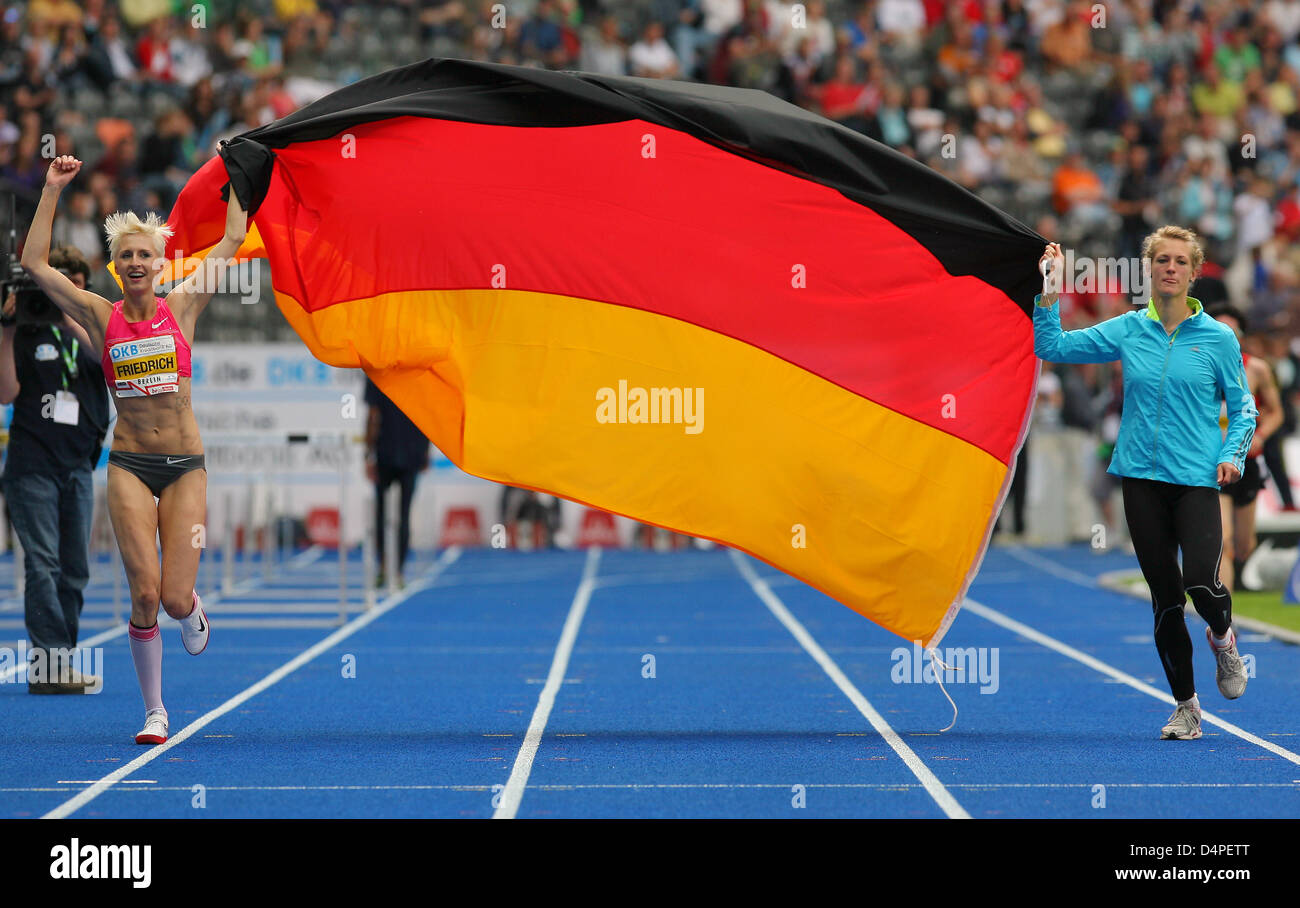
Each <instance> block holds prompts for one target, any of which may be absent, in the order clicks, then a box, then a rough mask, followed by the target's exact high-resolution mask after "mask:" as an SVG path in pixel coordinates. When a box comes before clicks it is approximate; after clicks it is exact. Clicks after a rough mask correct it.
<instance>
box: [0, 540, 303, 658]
mask: <svg viewBox="0 0 1300 908" xmlns="http://www.w3.org/2000/svg"><path fill="white" fill-rule="evenodd" d="M323 554H325V550H324V549H323V548H321V547H320V546H318V545H313V546H312V547H311V548H308V549H306V550H305V551H303V552H300V553H299V554H297V555H294V556H293V557H292V558H290V559H289V560H288V561H286V562H285V563H284V567H285V568H289V569H297V568H301V567H306V566H307V565H310V564H311V563H313V562H315V561H318V560H319V559H320V557H321V555H323ZM117 569H118V565H117V563H116V562H114V564H113V570H117ZM261 583H262V580H261V578H250V579H248V580H245V581H244V582H243V583H240V584H238V585H237V586H235V587H234V588H233V589H232V590H231V593H232V595H236V596H238V595H242V594H243V593H246V592H250V591H251V590H254V589H256V588H257V587H258V586H260V585H261ZM220 601H221V594H220V593H219V592H218V593H212V594H210V595H209V596H208V597H207V598H205V599H204V600H203V605H204V606H205V607H206V606H207V605H209V604H210V603H216V602H220ZM158 621H159V624H160V625H161V626H163V627H167V626H169V625H170V624H175V623H176V622H175V621H173V620H172V619H171V618H170V617H168V615H167V614H166V613H165V612H163V610H162V609H161V608H159V610H158ZM126 628H127V622H126V621H123V622H122V623H121V624H118V625H115V626H113V627H111V628H109V629H108V630H106V631H103V632H101V633H98V634H96V635H95V636H93V637H90V638H88V639H86V640H81V641H78V643H77V649H90V648H92V647H96V646H99V645H100V644H101V643H107V642H108V641H110V640H113V639H116V638H117V637H121V636H122V635H123V634H125V633H126ZM24 642H26V641H24ZM26 670H27V665H26V664H25V663H24V664H19V663H17V662H15V663H14V664H13V665H11V666H9V667H8V668H6V669H3V670H0V684H3V683H5V682H7V681H8V680H9V679H10V678H13V677H14V676H16V675H17V674H18V673H19V672H25V671H26Z"/></svg>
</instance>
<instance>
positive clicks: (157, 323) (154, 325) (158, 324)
mask: <svg viewBox="0 0 1300 908" xmlns="http://www.w3.org/2000/svg"><path fill="white" fill-rule="evenodd" d="M152 324H153V327H154V330H155V331H157V330H158V329H159V328H161V327H162V326H163V325H165V324H167V319H166V318H164V319H163V320H162V321H160V322H153V323H152Z"/></svg>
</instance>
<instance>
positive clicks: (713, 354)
mask: <svg viewBox="0 0 1300 908" xmlns="http://www.w3.org/2000/svg"><path fill="white" fill-rule="evenodd" d="M221 159H222V160H221V161H218V160H216V159H214V160H212V161H210V162H208V164H207V165H205V166H204V167H203V168H202V169H201V170H200V171H199V172H198V173H197V174H196V175H195V176H194V177H193V178H192V179H191V180H190V182H189V184H188V185H187V186H186V187H185V189H184V191H183V192H182V193H181V195H180V197H179V198H178V200H177V203H176V207H175V209H174V210H173V212H172V215H171V218H170V221H171V224H172V226H173V227H174V228H175V229H176V231H177V233H176V237H175V239H174V241H173V250H172V253H171V254H172V255H173V256H177V255H183V256H186V257H191V256H195V257H201V256H202V255H203V254H204V252H205V251H206V250H207V249H209V248H211V247H212V246H213V245H214V244H215V243H216V242H217V241H218V240H219V239H220V238H221V235H222V231H223V225H224V219H225V202H224V201H223V192H224V187H225V185H226V183H227V180H229V181H230V183H231V184H233V186H234V187H235V191H236V192H237V193H238V194H239V196H240V198H241V200H245V201H246V203H247V205H248V207H249V210H250V212H252V213H253V224H254V226H255V227H256V233H253V232H252V231H250V240H249V242H248V243H247V244H246V249H245V251H247V252H249V253H250V254H260V255H265V256H266V257H267V258H268V259H269V261H270V265H271V274H272V283H273V285H274V287H275V295H276V302H277V304H278V305H279V307H280V309H281V311H282V312H283V313H284V315H285V317H286V318H287V319H288V320H289V322H290V324H291V325H292V326H293V327H294V329H295V330H296V331H297V332H298V334H299V335H300V336H301V337H302V339H303V340H304V341H305V342H306V344H307V345H308V346H309V347H310V348H311V350H312V352H313V353H314V354H315V355H316V356H317V357H319V358H320V359H321V360H323V361H325V362H327V363H330V364H332V365H335V366H343V367H358V366H359V367H361V368H363V369H365V371H366V373H367V374H368V375H370V377H371V378H372V379H374V381H375V383H376V384H377V385H378V386H379V387H380V388H381V389H382V390H383V391H384V393H386V394H387V395H388V396H389V397H390V398H392V399H393V400H394V401H395V402H396V403H397V404H398V405H399V406H401V407H402V409H403V410H405V411H406V413H407V414H408V415H409V416H410V417H411V419H412V420H414V421H415V423H416V424H417V425H419V426H420V427H421V428H422V429H423V430H424V431H425V432H426V433H427V434H428V436H429V437H430V438H431V439H432V440H433V441H434V443H435V444H437V445H438V447H439V448H440V449H442V451H443V452H445V453H446V454H447V456H448V457H450V458H451V459H452V460H453V461H454V462H455V463H456V464H457V465H458V466H460V467H461V468H462V469H464V470H466V471H467V472H470V473H474V474H476V475H478V476H482V477H485V478H487V479H491V480H496V481H498V482H504V483H509V484H511V485H515V486H522V487H527V488H533V489H538V490H544V491H547V492H551V493H554V494H557V495H561V496H563V497H565V498H569V499H572V500H574V501H578V502H583V503H586V504H590V505H594V506H597V507H601V508H605V509H608V510H611V511H615V512H618V513H621V514H625V515H627V516H630V517H634V518H636V519H638V520H642V521H645V522H648V523H652V524H657V525H659V526H663V527H668V528H670V529H673V530H678V531H681V532H685V533H690V534H692V535H695V536H701V537H706V538H710V539H714V540H717V541H719V542H722V543H725V544H726V545H729V546H733V547H736V548H739V549H742V550H744V551H746V552H749V553H751V554H753V555H755V556H757V557H759V558H761V559H763V560H764V561H766V562H768V563H770V564H772V565H774V566H775V567H777V568H779V569H781V570H783V571H785V572H787V573H789V574H791V575H793V576H795V577H798V578H799V579H801V580H803V581H805V582H807V583H808V584H810V585H812V586H814V587H816V588H817V589H819V590H822V591H824V592H825V593H827V594H828V595H830V596H832V597H834V598H835V599H837V600H839V601H840V602H843V603H844V604H845V605H847V606H848V607H850V608H852V609H854V610H855V611H858V612H860V613H861V614H863V615H864V616H866V617H867V618H870V619H871V620H872V621H875V622H876V623H878V624H880V625H881V626H883V627H885V628H888V629H889V630H891V631H893V632H895V633H897V634H898V635H900V636H902V637H903V638H905V639H907V640H919V641H921V642H922V643H923V644H925V645H934V644H936V643H937V642H938V641H939V639H940V638H941V637H942V635H943V632H944V631H945V629H946V628H947V626H948V625H949V623H950V622H951V621H952V619H953V618H954V617H955V615H956V613H957V610H958V608H959V606H960V604H961V601H962V599H963V596H964V594H965V591H966V589H967V587H968V585H969V583H970V581H971V580H972V578H973V577H974V575H975V573H976V571H977V570H978V567H979V564H980V561H981V560H982V558H983V554H984V551H985V549H986V546H987V544H988V539H989V536H990V533H991V530H992V526H993V522H994V519H995V517H996V514H997V512H998V510H999V508H1000V506H1001V503H1002V501H1003V499H1004V497H1005V494H1006V491H1007V489H1008V486H1009V481H1010V476H1011V467H1012V466H1013V465H1014V461H1015V458H1016V455H1017V452H1018V451H1019V449H1020V445H1021V444H1022V442H1023V439H1024V433H1025V430H1026V425H1027V420H1028V416H1029V413H1030V410H1031V405H1032V402H1033V392H1034V386H1035V382H1036V378H1037V372H1038V360H1037V359H1036V358H1035V357H1034V352H1033V332H1032V319H1031V315H1032V305H1033V296H1034V293H1035V291H1036V290H1037V288H1038V286H1039V284H1040V278H1039V277H1038V275H1037V271H1036V269H1035V262H1036V261H1037V258H1038V256H1039V255H1040V254H1041V251H1042V248H1043V245H1044V240H1043V239H1042V238H1041V237H1039V236H1038V235H1036V234H1035V233H1034V232H1032V231H1031V230H1029V229H1028V228H1026V227H1024V226H1023V225H1022V224H1020V223H1019V222H1017V221H1015V220H1014V219H1012V218H1010V217H1008V216H1007V215H1005V214H1003V213H1002V212H1000V211H998V210H997V209H995V208H993V207H991V206H990V205H988V204H986V203H985V202H983V201H981V200H980V199H978V198H977V197H975V196H974V195H972V194H970V193H969V192H967V191H966V190H964V189H962V188H960V187H958V186H956V185H955V184H953V183H952V182H950V181H948V180H947V179H945V178H944V177H942V176H940V175H938V174H937V173H935V172H934V171H932V170H930V169H929V168H927V167H925V166H923V165H921V164H919V163H917V162H915V161H913V160H912V159H910V158H908V157H906V156H904V155H901V154H899V153H897V152H895V151H893V150H892V149H890V148H887V147H885V146H883V145H880V144H878V143H876V142H873V141H871V140H869V139H867V138H865V137H863V136H861V135H859V134H858V133H855V132H853V131H851V130H849V129H846V128H844V127H842V126H839V125H837V124H835V123H832V122H830V121H828V120H825V119H823V118H821V117H818V116H815V115H813V114H811V113H809V112H807V111H804V110H802V109H800V108H797V107H794V106H792V105H789V104H786V103H784V102H782V101H779V100H777V99H775V98H773V97H771V96H769V95H766V94H764V93H761V92H756V91H748V90H741V89H733V88H722V87H718V86H711V85H696V84H687V83H680V82H664V81H656V80H646V79H633V78H616V77H607V76H595V75H589V74H584V73H558V72H547V71H543V70H534V69H524V68H517V67H511V66H501V65H493V64H486V63H472V62H466V61H459V60H428V61H425V62H423V63H419V64H415V65H412V66H407V67H404V68H401V69H396V70H392V71H390V72H386V73H383V74H381V75H378V76H375V77H373V78H370V79H366V80H364V81H361V82H358V83H356V84H354V85H351V86H348V87H346V88H343V89H341V90H339V91H336V92H334V93H333V94H331V95H328V96H327V97H325V98H322V99H321V100H320V101H317V102H316V103H313V104H310V105H308V106H306V107H304V108H302V109H301V110H298V111H296V112H295V113H293V114H291V115H290V116H288V117H285V118H284V119H282V120H279V121H277V122H275V123H272V124H270V125H268V126H264V127H261V128H259V129H255V130H252V131H251V132H248V133H245V134H243V135H241V136H239V137H238V138H236V139H233V140H232V141H230V142H229V143H228V144H226V145H224V146H223V148H222V149H221ZM254 247H256V248H254ZM194 261H195V259H193V258H189V259H188V264H187V267H191V266H192V264H193V262H194Z"/></svg>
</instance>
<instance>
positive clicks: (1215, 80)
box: [1192, 66, 1246, 117]
mask: <svg viewBox="0 0 1300 908" xmlns="http://www.w3.org/2000/svg"><path fill="white" fill-rule="evenodd" d="M1192 103H1193V104H1194V105H1195V106H1196V112H1197V113H1199V114H1213V115H1214V116H1216V117H1231V116H1233V115H1235V114H1236V113H1237V111H1238V110H1240V109H1241V108H1242V107H1244V106H1245V104H1246V94H1245V92H1244V91H1243V90H1242V87H1241V83H1240V82H1237V81H1234V80H1230V79H1227V78H1225V77H1224V76H1223V74H1222V72H1221V71H1220V70H1219V68H1218V67H1217V66H1207V67H1205V68H1204V69H1203V70H1201V81H1199V82H1197V83H1196V85H1195V86H1194V87H1193V88H1192Z"/></svg>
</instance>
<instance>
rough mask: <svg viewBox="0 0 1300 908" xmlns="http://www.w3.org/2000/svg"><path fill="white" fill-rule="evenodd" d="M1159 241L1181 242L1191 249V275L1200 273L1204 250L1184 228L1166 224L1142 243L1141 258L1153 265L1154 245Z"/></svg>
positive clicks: (1203, 262) (1197, 239) (1192, 233)
mask: <svg viewBox="0 0 1300 908" xmlns="http://www.w3.org/2000/svg"><path fill="white" fill-rule="evenodd" d="M1161 240H1182V241H1183V242H1185V243H1187V244H1188V245H1190V246H1191V247H1192V272H1193V273H1196V272H1198V271H1200V270H1201V266H1202V265H1203V264H1205V250H1204V249H1202V248H1201V241H1200V239H1199V238H1198V237H1197V236H1196V234H1195V233H1194V232H1193V231H1191V230H1188V229H1187V228H1186V227H1176V226H1174V225H1173V224H1166V225H1165V226H1163V227H1161V228H1160V229H1159V230H1156V231H1155V232H1153V233H1151V234H1149V235H1148V236H1147V238H1146V239H1145V240H1143V241H1142V258H1144V259H1146V260H1147V261H1149V262H1151V263H1152V264H1155V257H1156V244H1157V243H1159V242H1160V241H1161Z"/></svg>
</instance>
